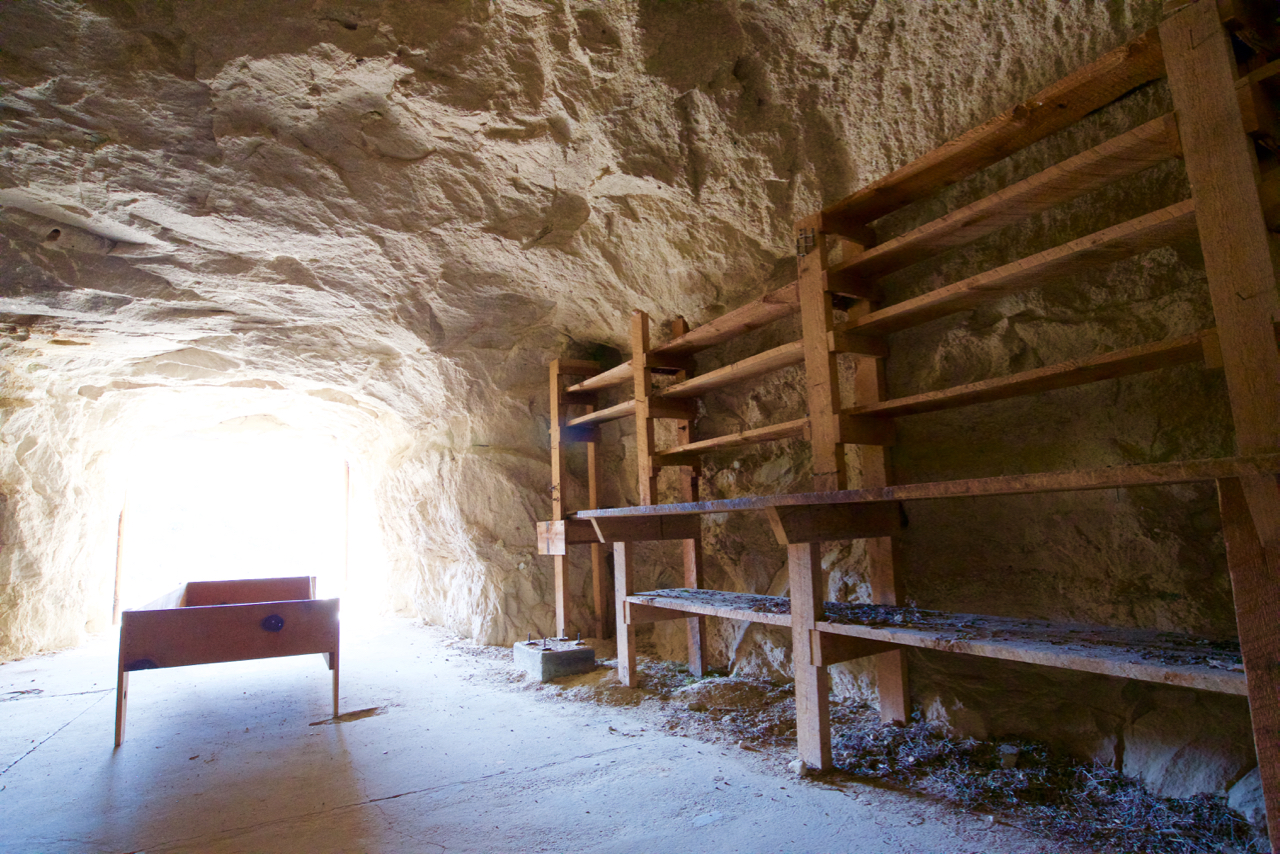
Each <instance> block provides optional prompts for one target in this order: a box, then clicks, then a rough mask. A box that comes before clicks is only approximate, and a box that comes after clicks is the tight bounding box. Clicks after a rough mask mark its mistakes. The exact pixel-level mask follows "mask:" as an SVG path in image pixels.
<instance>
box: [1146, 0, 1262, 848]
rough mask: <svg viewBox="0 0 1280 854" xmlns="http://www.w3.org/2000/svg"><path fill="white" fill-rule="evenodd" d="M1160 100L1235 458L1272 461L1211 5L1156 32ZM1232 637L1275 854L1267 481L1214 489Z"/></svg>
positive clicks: (1255, 202)
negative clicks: (1200, 275) (1165, 103)
mask: <svg viewBox="0 0 1280 854" xmlns="http://www.w3.org/2000/svg"><path fill="white" fill-rule="evenodd" d="M1160 37H1161V40H1162V41H1163V42H1164V43H1165V46H1166V59H1167V64H1168V73H1169V89H1170V92H1171V93H1172V95H1173V103H1174V109H1175V112H1176V114H1177V116H1178V129H1179V133H1180V135H1181V138H1182V148H1183V153H1184V158H1185V161H1186V166H1187V177H1188V179H1189V180H1190V182H1191V195H1192V198H1193V199H1194V200H1195V204H1196V212H1197V216H1196V221H1197V225H1198V226H1199V230H1200V244H1201V247H1202V249H1203V251H1204V261H1205V272H1206V273H1207V274H1208V279H1209V296H1210V298H1211V300H1212V302H1213V313H1214V317H1215V318H1216V320H1217V329H1218V340H1219V345H1220V348H1221V352H1222V363H1223V370H1224V372H1225V374H1226V380H1227V395H1228V397H1229V398H1230V401H1231V414H1232V419H1233V420H1234V422H1235V432H1236V447H1237V452H1238V453H1240V454H1250V455H1252V454H1268V453H1275V452H1276V451H1280V352H1277V350H1276V344H1275V337H1274V332H1273V326H1272V324H1273V323H1274V322H1275V321H1276V320H1280V298H1278V297H1277V294H1276V267H1275V263H1274V260H1273V256H1272V254H1271V246H1270V235H1269V234H1268V231H1267V224H1266V217H1265V215H1264V213H1263V209H1262V202H1261V198H1260V193H1259V188H1258V184H1259V180H1260V175H1259V168H1258V160H1257V154H1256V150H1255V148H1254V144H1253V142H1252V140H1250V139H1249V138H1248V137H1246V136H1245V135H1244V132H1243V131H1244V129H1245V118H1246V117H1245V116H1243V115H1242V113H1241V109H1240V101H1239V99H1238V98H1237V97H1235V89H1236V82H1237V81H1236V73H1237V66H1236V62H1235V57H1234V55H1233V53H1232V49H1231V45H1230V42H1229V38H1228V35H1227V32H1226V30H1225V29H1224V28H1223V25H1222V22H1221V20H1220V16H1219V10H1218V7H1217V4H1216V3H1214V2H1212V0H1198V2H1194V3H1192V4H1190V5H1188V6H1186V7H1185V8H1182V9H1180V10H1179V11H1177V12H1176V13H1175V14H1173V15H1172V16H1171V17H1169V18H1168V19H1167V20H1165V21H1164V23H1162V24H1161V25H1160ZM1219 495H1220V500H1221V510H1222V523H1223V531H1224V534H1225V536H1226V542H1227V559H1228V566H1229V568H1230V571H1231V583H1232V588H1233V591H1234V598H1235V608H1236V625H1237V628H1238V629H1239V633H1240V646H1241V650H1242V652H1243V654H1244V661H1245V670H1246V673H1247V674H1248V687H1249V707H1250V713H1251V714H1252V717H1253V732H1254V744H1255V747H1256V748H1257V751H1258V765H1259V767H1260V768H1261V769H1262V789H1263V797H1264V800H1265V802H1266V806H1267V816H1268V821H1267V824H1268V830H1269V834H1270V837H1271V844H1272V847H1273V848H1280V679H1277V673H1276V667H1277V661H1278V660H1280V633H1278V632H1277V629H1276V620H1275V615H1276V612H1277V609H1280V574H1278V573H1280V541H1278V538H1280V494H1277V487H1276V480H1275V478H1274V477H1259V476H1253V477H1248V478H1241V479H1232V480H1225V481H1222V482H1220V484H1219Z"/></svg>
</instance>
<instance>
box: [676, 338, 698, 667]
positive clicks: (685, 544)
mask: <svg viewBox="0 0 1280 854" xmlns="http://www.w3.org/2000/svg"><path fill="white" fill-rule="evenodd" d="M688 331H689V324H688V323H686V322H685V319H684V318H683V317H677V318H676V319H675V320H673V321H672V322H671V337H672V338H679V337H680V336H681V335H684V334H685V333H686V332H688ZM688 378H689V377H688V372H687V371H680V372H679V373H678V374H676V376H675V381H676V382H683V381H684V380H686V379H688ZM676 434H677V437H678V438H677V441H676V444H677V445H687V444H689V443H690V442H692V441H693V422H692V421H686V420H677V421H676ZM700 475H701V466H700V465H698V466H681V467H680V500H681V501H683V502H693V501H697V500H698V481H699V479H700ZM681 551H682V555H683V558H684V586H685V587H689V588H692V589H694V590H696V589H698V588H700V587H701V586H702V538H701V537H698V538H697V539H693V540H682V541H681ZM685 626H686V632H687V634H688V641H689V672H690V673H692V674H693V675H694V676H704V675H706V672H707V671H706V661H707V638H706V631H705V629H706V620H705V618H703V617H690V618H689V619H687V620H685Z"/></svg>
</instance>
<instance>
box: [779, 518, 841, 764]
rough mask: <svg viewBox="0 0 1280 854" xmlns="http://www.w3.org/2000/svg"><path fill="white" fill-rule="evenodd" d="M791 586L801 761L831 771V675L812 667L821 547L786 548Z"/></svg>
mask: <svg viewBox="0 0 1280 854" xmlns="http://www.w3.org/2000/svg"><path fill="white" fill-rule="evenodd" d="M787 572H788V575H789V580H790V585H791V662H792V665H793V667H794V668H795V677H796V741H797V742H798V747H799V749H800V759H801V760H802V761H803V762H804V763H805V764H806V765H809V766H811V767H813V768H818V769H822V770H826V769H828V768H830V767H831V715H830V705H829V703H830V694H831V675H830V674H829V673H828V672H827V668H825V667H821V666H818V665H815V664H814V663H813V632H814V627H815V625H816V623H817V621H818V616H819V615H820V614H821V613H822V547H821V546H820V545H819V544H818V543H797V544H795V545H790V546H787Z"/></svg>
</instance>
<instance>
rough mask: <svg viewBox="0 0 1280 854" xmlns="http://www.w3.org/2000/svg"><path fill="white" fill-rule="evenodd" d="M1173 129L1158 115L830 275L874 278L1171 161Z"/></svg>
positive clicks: (1168, 117)
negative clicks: (845, 273)
mask: <svg viewBox="0 0 1280 854" xmlns="http://www.w3.org/2000/svg"><path fill="white" fill-rule="evenodd" d="M1178 152H1179V144H1178V126H1177V123H1176V122H1175V121H1174V118H1173V115H1172V114H1170V115H1166V116H1162V117H1160V118H1158V119H1154V120H1152V121H1150V122H1147V123H1146V124H1144V125H1142V126H1140V127H1137V128H1134V129H1133V130H1131V131H1129V132H1128V133H1125V134H1121V135H1120V136H1117V137H1115V138H1114V139H1110V140H1107V141H1106V142H1104V143H1102V144H1101V145H1099V146H1097V147H1096V148H1091V149H1089V150H1088V151H1086V152H1084V153H1082V154H1077V155H1076V156H1075V157H1072V158H1070V159H1068V160H1064V161H1063V162H1061V163H1059V164H1057V165H1055V166H1052V167H1050V168H1048V169H1046V170H1044V171H1043V172H1039V173H1037V174H1035V175H1032V176H1031V177H1029V178H1027V179H1025V180H1023V181H1019V182H1018V183H1016V184H1012V185H1010V186H1008V187H1006V188H1004V189H1003V190H1000V191H999V192H997V193H994V194H992V195H990V196H987V197H986V198H983V199H979V200H978V201H976V202H974V203H973V204H970V205H966V206H965V207H963V208H960V209H959V210H956V211H953V212H951V213H949V214H947V215H946V216H944V217H941V218H940V219H936V220H934V221H932V222H929V223H926V224H925V225H922V226H920V227H919V228H917V229H915V230H913V231H910V232H907V233H906V234H903V235H902V236H900V237H896V238H894V239H893V240H888V241H886V242H884V243H882V244H880V245H879V246H874V247H872V248H871V249H868V250H867V251H866V252H864V253H862V254H861V255H858V256H856V257H855V258H853V259H851V260H849V261H847V262H844V263H841V264H837V265H835V266H834V267H832V268H831V272H832V273H844V272H848V273H852V274H855V275H857V276H859V277H874V276H880V275H884V274H885V273H890V272H893V271H894V270H900V269H902V268H904V267H909V266H911V265H913V264H918V263H920V262H921V261H924V260H925V259H927V258H931V257H933V256H934V255H938V254H940V253H942V252H946V251H948V250H951V249H956V248H958V247H960V246H964V245H966V244H969V243H972V242H973V241H975V240H978V239H979V238H981V237H984V236H986V235H988V234H991V233H992V232H995V231H998V230H1000V229H1002V228H1004V227H1005V226H1008V225H1012V224H1013V223H1015V222H1018V221H1019V220H1023V219H1026V218H1027V217H1030V216H1033V215H1035V214H1037V213H1040V212H1041V211H1045V210H1048V209H1049V208H1052V207H1054V206H1055V205H1060V204H1062V203H1064V202H1068V201H1070V200H1071V199H1075V198H1078V197H1080V196H1083V195H1085V194H1087V193H1089V192H1092V191H1093V190H1096V189H1098V188H1100V187H1104V186H1106V185H1107V184H1109V183H1111V182H1113V181H1116V180H1118V179H1120V178H1123V177H1125V176H1127V175H1134V174H1136V173H1138V172H1141V171H1143V170H1144V169H1149V168H1151V167H1152V166H1155V165H1156V164H1158V163H1163V162H1164V161H1166V160H1169V159H1172V158H1173V157H1176V156H1177V155H1178Z"/></svg>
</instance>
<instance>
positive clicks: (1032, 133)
mask: <svg viewBox="0 0 1280 854" xmlns="http://www.w3.org/2000/svg"><path fill="white" fill-rule="evenodd" d="M1163 75H1164V56H1163V53H1162V52H1161V50H1160V37H1159V34H1158V32H1157V31H1156V30H1154V29H1152V30H1149V31H1147V32H1145V33H1143V34H1142V35H1140V36H1138V37H1137V38H1135V39H1132V40H1131V41H1129V42H1128V43H1127V44H1124V45H1121V46H1120V47H1118V48H1116V49H1115V50H1112V51H1110V52H1108V53H1106V54H1104V55H1102V56H1101V57H1099V58H1098V59H1096V60H1094V61H1093V62H1091V63H1089V64H1088V65H1086V66H1084V67H1083V68H1080V69H1078V70H1076V71H1075V72H1073V73H1072V74H1069V75H1068V76H1066V77H1064V78H1062V79H1061V80H1059V81H1057V82H1056V83H1054V84H1052V85H1050V86H1048V87H1047V88H1045V89H1044V90H1042V91H1041V92H1038V93H1037V94H1035V95H1034V96H1032V97H1031V98H1029V99H1028V100H1026V101H1024V102H1023V103H1021V104H1018V105H1017V106H1015V107H1013V108H1012V109H1009V110H1006V111H1005V112H1003V113H1001V114H1000V115H999V116H996V117H995V118H994V119H991V120H990V121H988V122H986V123H985V124H983V125H980V126H979V127H976V128H974V129H973V130H971V131H969V132H968V133H965V134H963V135H962V136H960V137H957V138H956V139H953V140H951V141H950V142H948V143H946V144H945V145H943V146H942V147H940V148H937V149H935V150H934V151H932V152H930V153H929V154H926V155H925V156H924V157H921V158H920V159H919V160H916V161H915V162H913V163H911V164H908V165H907V166H904V167H902V168H901V169H898V170H897V171H895V172H893V173H892V174H890V175H888V176H886V177H884V178H881V179H880V180H879V181H876V182H875V183H873V184H870V185H868V186H866V187H864V188H862V189H861V190H858V191H857V192H856V193H854V194H853V195H851V196H848V197H847V198H845V199H842V200H841V201H839V202H836V203H835V204H834V205H831V206H830V207H828V208H827V209H826V210H824V211H823V215H822V228H823V230H824V231H828V232H831V233H834V234H845V235H846V236H849V237H850V239H853V234H855V233H856V229H857V228H858V227H860V226H863V225H865V224H867V223H869V222H871V221H872V220H875V219H878V218H879V217H882V216H884V215H885V214H887V213H891V212H892V211H895V210H897V209H898V208H901V207H903V206H905V205H908V204H910V203H911V202H914V201H916V200H918V199H922V198H925V197H926V196H929V195H932V194H933V193H935V192H937V191H938V190H941V189H942V188H944V187H947V186H950V185H951V184H954V183H955V182H957V181H959V180H961V179H962V178H965V177H967V176H969V175H972V174H973V173H975V172H977V171H978V170H980V169H984V168H986V167H987V166H990V165H991V164H993V163H996V162H998V161H1000V160H1003V159H1004V158H1006V157H1008V156H1009V155H1010V154H1013V153H1014V152H1015V151H1019V150H1020V149H1023V148H1026V147H1027V146H1028V145H1031V144H1032V143H1034V142H1036V141H1037V140H1040V139H1043V138H1044V137H1046V136H1048V135H1050V134H1052V133H1054V132H1056V131H1059V130H1061V129H1063V128H1065V127H1067V126H1068V125H1071V124H1074V123H1075V122H1076V121H1078V120H1079V119H1082V118H1084V117H1085V116H1086V115H1088V114H1089V113H1091V112H1093V111H1094V110H1097V109H1099V108H1101V107H1104V106H1106V105H1107V104H1109V103H1111V102H1112V101H1114V100H1116V99H1117V98H1119V97H1120V96H1121V95H1123V94H1125V93H1126V92H1128V91H1130V90H1132V89H1135V88H1136V87H1138V86H1141V85H1142V84H1143V83H1147V82H1149V81H1151V80H1155V79H1157V78H1159V77H1162V76H1163ZM846 233H847V234H846Z"/></svg>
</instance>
